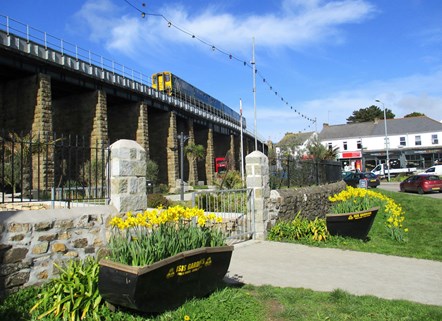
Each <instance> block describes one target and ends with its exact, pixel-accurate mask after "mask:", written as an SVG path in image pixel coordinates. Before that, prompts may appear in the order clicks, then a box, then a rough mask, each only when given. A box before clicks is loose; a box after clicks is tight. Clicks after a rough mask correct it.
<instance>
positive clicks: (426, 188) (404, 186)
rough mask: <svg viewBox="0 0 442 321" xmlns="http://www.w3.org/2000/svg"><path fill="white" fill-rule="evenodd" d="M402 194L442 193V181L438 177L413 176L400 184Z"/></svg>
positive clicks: (428, 175)
mask: <svg viewBox="0 0 442 321" xmlns="http://www.w3.org/2000/svg"><path fill="white" fill-rule="evenodd" d="M399 188H400V189H401V192H418V193H419V194H424V193H429V192H442V179H441V178H440V177H439V176H437V175H431V174H426V175H422V174H421V175H413V176H410V177H408V178H407V179H405V180H404V181H402V182H401V183H400V184H399Z"/></svg>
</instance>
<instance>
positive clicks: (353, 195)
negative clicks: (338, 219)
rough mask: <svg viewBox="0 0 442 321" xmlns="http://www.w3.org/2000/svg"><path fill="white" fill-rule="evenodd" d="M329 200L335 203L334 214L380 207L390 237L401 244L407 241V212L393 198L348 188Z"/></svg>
mask: <svg viewBox="0 0 442 321" xmlns="http://www.w3.org/2000/svg"><path fill="white" fill-rule="evenodd" d="M328 199H329V201H331V202H332V203H333V205H332V207H331V211H330V212H331V213H332V214H343V213H351V212H360V211H366V210H369V209H371V208H374V207H377V206H379V207H380V210H381V211H382V213H383V215H384V218H385V223H384V224H385V227H386V229H387V231H388V233H389V235H390V237H391V238H392V239H394V240H397V241H400V242H402V241H405V233H406V232H408V229H407V228H405V227H404V220H405V212H404V211H403V209H402V207H401V206H400V205H399V204H397V203H396V202H395V201H394V200H392V199H391V198H389V197H387V196H385V195H383V194H381V193H379V192H374V191H372V190H368V189H363V188H353V187H351V186H347V188H346V189H345V190H343V191H342V192H340V193H338V194H335V195H333V196H330V197H329V198H328Z"/></svg>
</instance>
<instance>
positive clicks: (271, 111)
mask: <svg viewBox="0 0 442 321" xmlns="http://www.w3.org/2000/svg"><path fill="white" fill-rule="evenodd" d="M0 1H1V2H0V3H1V6H0V14H2V15H4V16H9V17H10V18H12V19H15V20H18V21H20V22H22V23H25V24H29V25H30V26H31V27H33V28H36V29H39V30H42V31H46V32H47V33H49V34H51V35H53V36H56V37H59V38H63V39H64V40H66V41H68V42H71V43H75V44H78V45H79V46H80V47H81V48H84V49H88V50H91V51H92V52H94V53H96V54H99V55H102V56H104V57H106V58H108V59H112V60H114V61H116V62H118V63H120V64H124V65H125V66H127V67H130V68H133V69H135V70H138V71H140V72H142V73H143V74H146V75H150V74H152V73H155V72H158V71H166V70H167V71H171V72H173V73H175V74H176V75H178V76H179V77H181V78H183V79H185V80H187V81H188V82H190V83H192V84H193V85H195V86H197V87H198V88H200V89H202V90H204V91H206V92H207V93H209V94H210V95H212V96H214V97H216V98H218V99H219V100H221V101H223V102H224V103H225V104H227V105H228V106H230V107H231V108H233V109H236V110H239V99H240V98H241V99H242V101H243V110H244V115H245V117H246V118H247V124H248V130H249V131H251V132H253V131H254V128H253V126H254V100H253V90H252V89H253V73H252V69H251V68H250V65H248V66H244V64H243V62H244V61H246V62H247V63H250V62H251V61H252V39H253V38H254V39H255V60H256V68H257V70H258V76H257V77H256V122H257V132H258V134H259V135H260V137H261V138H264V139H271V140H272V141H274V142H277V141H279V140H280V139H281V138H282V137H283V136H284V134H285V133H286V132H299V131H313V130H315V129H316V130H318V131H321V129H322V124H323V123H329V124H331V125H336V124H344V123H346V118H348V117H349V116H351V114H352V112H353V111H354V110H358V109H360V108H366V107H369V106H371V105H373V104H377V105H379V107H382V105H380V104H379V103H376V102H375V100H376V99H380V100H381V101H383V102H384V104H385V107H387V108H389V109H391V110H392V111H393V113H394V114H395V115H396V118H399V117H403V116H404V115H406V114H408V113H411V112H414V111H417V112H422V113H425V114H426V115H427V116H429V117H431V118H433V119H436V120H438V121H440V120H442V85H441V84H442V1H440V0H339V1H338V0H328V1H326V0H265V1H264V0H263V1H256V0H222V1H218V0H212V1H207V0H181V1H175V0H169V1H159V0H154V1H135V0H133V1H131V0H128V1H125V0H84V1H81V0H77V1H60V0H44V1H43V0H40V1H35V0H0ZM143 2H144V3H145V6H143V5H142V4H143ZM139 11H144V12H146V13H147V15H146V16H145V17H144V18H142V17H141V14H140V12H139ZM151 14H160V15H162V16H164V17H165V18H166V19H167V20H168V21H170V22H172V26H171V27H168V23H167V21H166V20H165V19H163V18H162V17H159V16H155V15H151ZM2 19H3V20H4V18H3V17H2ZM3 20H2V21H3ZM178 28H179V29H178ZM180 29H181V30H185V31H187V32H189V33H190V35H189V34H186V33H184V32H182V31H180ZM192 34H193V35H195V36H196V37H197V38H192V37H191V35H192ZM198 39H201V40H203V41H205V42H207V43H208V44H210V45H206V44H203V43H202V42H201V41H199V40H198ZM212 45H213V46H215V47H216V48H217V49H216V50H212V47H211V46H212ZM218 48H219V50H218ZM220 50H222V51H223V52H226V53H229V54H232V55H233V57H234V58H238V60H239V61H238V60H237V59H229V56H228V55H226V54H223V53H222V52H221V51H220ZM263 79H265V82H264V81H263ZM270 86H271V89H270ZM295 110H296V112H295ZM302 116H304V117H302ZM309 119H311V120H314V119H316V120H317V124H316V125H315V124H314V123H313V122H312V121H310V120H309Z"/></svg>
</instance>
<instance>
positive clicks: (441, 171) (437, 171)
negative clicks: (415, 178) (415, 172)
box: [420, 165, 442, 175]
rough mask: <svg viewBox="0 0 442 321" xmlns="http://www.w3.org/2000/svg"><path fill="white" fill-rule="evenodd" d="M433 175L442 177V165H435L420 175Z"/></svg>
mask: <svg viewBox="0 0 442 321" xmlns="http://www.w3.org/2000/svg"><path fill="white" fill-rule="evenodd" d="M426 174H433V175H442V165H434V166H431V167H429V168H427V169H426V170H425V171H424V172H423V173H421V174H420V175H426Z"/></svg>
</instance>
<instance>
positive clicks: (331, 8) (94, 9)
mask: <svg viewBox="0 0 442 321" xmlns="http://www.w3.org/2000/svg"><path fill="white" fill-rule="evenodd" d="M119 10H120V9H119V8H118V7H117V6H116V5H114V4H113V3H112V2H111V1H110V0H89V1H87V2H86V4H85V5H84V6H83V7H82V9H81V11H80V12H78V14H77V18H81V19H82V23H85V24H86V25H87V26H88V27H89V28H90V38H91V39H94V40H102V41H104V42H105V43H106V46H107V47H108V48H109V49H112V50H119V51H121V52H123V53H131V52H136V51H142V52H145V53H146V52H152V49H155V47H156V46H157V45H159V44H160V43H164V42H166V41H168V42H180V43H184V44H186V45H195V44H196V42H195V41H192V38H191V36H190V35H187V34H185V33H183V32H179V31H178V30H176V29H175V28H174V27H173V26H172V27H171V28H170V30H169V29H168V28H167V22H166V21H165V20H163V19H162V18H161V17H154V16H146V18H145V19H142V18H141V17H140V15H139V13H138V12H137V11H136V10H135V9H134V10H133V11H132V12H131V15H130V16H121V13H120V12H119ZM374 10H375V9H374V7H373V6H372V5H370V4H369V3H368V2H366V1H364V0H341V1H320V0H286V1H283V2H282V3H281V8H280V11H279V12H278V13H273V14H265V15H248V16H235V15H234V14H231V13H227V12H222V11H220V8H218V7H217V8H214V7H208V8H207V9H206V10H205V11H202V12H201V13H199V14H197V15H191V14H190V9H189V8H188V7H184V6H177V5H176V4H174V3H168V4H167V5H165V6H164V7H163V8H162V9H161V13H162V14H163V15H164V16H165V17H166V18H167V19H168V20H169V21H171V22H172V23H173V25H174V26H177V27H179V28H180V29H183V30H186V31H188V32H189V33H191V34H195V35H196V36H198V37H199V38H201V39H203V40H204V41H207V42H209V43H213V44H214V45H215V46H219V47H220V48H221V49H224V50H235V52H238V51H240V52H244V51H247V52H248V51H249V50H250V40H251V38H252V37H255V38H256V39H259V45H260V47H270V48H275V47H276V48H278V47H287V48H290V49H297V48H299V47H303V46H306V45H309V44H314V43H317V42H340V41H342V38H343V34H342V31H341V30H340V27H341V26H342V25H344V24H348V23H358V22H361V21H363V20H365V19H367V18H369V17H370V15H371V14H372V13H373V12H374ZM117 14H120V16H118V15H117Z"/></svg>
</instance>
